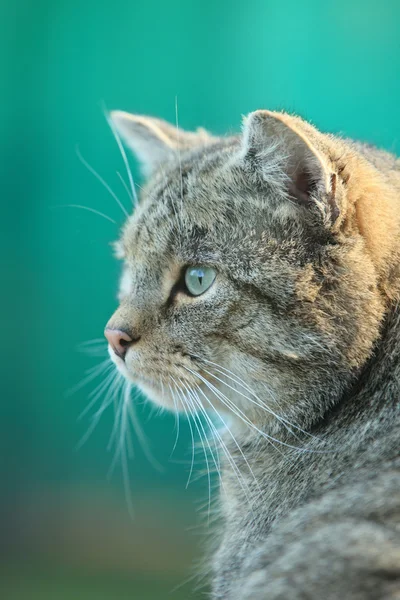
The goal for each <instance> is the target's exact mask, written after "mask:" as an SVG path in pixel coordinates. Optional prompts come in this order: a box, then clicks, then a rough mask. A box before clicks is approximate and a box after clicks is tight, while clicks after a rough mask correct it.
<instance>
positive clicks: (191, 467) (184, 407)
mask: <svg viewBox="0 0 400 600" xmlns="http://www.w3.org/2000/svg"><path fill="white" fill-rule="evenodd" d="M168 386H169V389H170V392H171V395H172V397H173V398H174V403H176V398H175V394H174V391H173V389H172V386H171V385H170V384H168ZM182 408H183V410H184V412H185V415H186V418H187V420H188V424H189V429H190V436H191V438H192V463H191V465H190V471H189V476H188V480H187V482H186V489H187V488H188V487H189V484H190V479H191V477H192V473H193V465H194V435H193V427H192V424H191V422H190V418H189V415H188V412H187V410H186V406H185V405H184V404H183V403H182Z"/></svg>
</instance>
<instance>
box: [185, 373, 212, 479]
mask: <svg viewBox="0 0 400 600" xmlns="http://www.w3.org/2000/svg"><path fill="white" fill-rule="evenodd" d="M179 382H180V383H181V385H183V387H184V388H185V390H186V392H187V396H186V401H187V402H188V403H190V405H191V406H192V408H193V410H194V414H196V413H197V408H196V406H195V404H196V403H195V402H194V398H193V396H192V394H191V390H190V388H189V387H188V386H187V385H186V384H185V383H184V382H182V380H181V379H180V380H179ZM201 414H203V413H201ZM198 421H199V425H200V427H201V430H202V432H203V436H204V439H205V440H206V443H207V446H208V449H209V451H210V455H211V458H212V461H213V463H214V465H215V468H216V471H217V473H218V476H219V479H220V480H221V473H220V470H219V464H218V462H217V460H216V459H215V456H214V453H213V451H212V448H211V445H210V441H209V439H208V435H207V434H206V431H205V429H204V426H203V423H202V421H201V419H200V418H198Z"/></svg>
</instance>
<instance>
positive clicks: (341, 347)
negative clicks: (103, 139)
mask: <svg viewBox="0 0 400 600" xmlns="http://www.w3.org/2000/svg"><path fill="white" fill-rule="evenodd" d="M111 119H112V123H113V125H114V127H115V129H116V130H117V131H118V132H119V134H120V135H121V136H122V138H123V139H124V141H125V143H126V144H127V145H128V146H129V147H130V148H132V150H133V151H134V153H135V154H136V156H137V158H138V159H139V161H140V163H141V165H142V168H143V172H144V174H145V176H146V177H147V183H146V185H145V187H144V188H143V189H142V192H141V194H140V199H139V202H138V205H137V206H136V208H135V210H134V213H133V215H132V216H130V217H129V218H128V220H127V222H126V223H125V226H124V227H123V231H122V236H121V239H120V241H119V242H118V243H117V245H116V247H117V253H118V256H119V258H121V259H122V260H123V272H122V277H121V284H120V293H119V300H120V305H119V307H118V309H117V310H116V312H115V313H114V314H113V316H112V317H111V319H110V320H109V322H108V324H107V328H106V335H107V338H108V340H109V352H110V356H111V358H112V360H113V361H114V362H115V364H116V366H117V367H118V369H119V370H120V372H121V373H122V374H123V375H124V376H125V377H126V378H128V379H129V380H132V381H133V382H134V383H135V384H136V385H137V386H138V387H139V388H140V389H141V390H142V391H143V392H144V393H145V394H146V396H147V397H149V398H150V399H151V400H153V401H154V402H156V403H157V404H160V405H162V406H165V407H168V408H170V409H177V410H181V411H184V412H187V413H191V412H193V411H195V410H201V409H202V408H204V409H206V410H210V411H211V412H213V411H218V413H219V414H221V411H222V410H224V411H227V412H228V413H229V414H230V415H231V416H232V417H233V419H234V420H237V421H238V422H239V421H241V422H242V423H243V422H246V421H251V422H252V423H256V422H261V421H262V422H265V421H269V420H271V419H273V418H274V415H275V414H276V413H277V412H280V411H283V412H284V413H285V415H288V416H291V417H292V418H296V419H297V421H298V422H303V423H311V422H312V421H314V420H315V418H317V417H318V416H320V415H322V414H323V413H324V412H325V411H326V409H327V407H328V406H330V405H332V404H333V403H334V402H335V401H336V400H337V398H338V397H339V396H340V395H341V394H342V393H343V389H344V388H345V386H346V385H348V384H349V382H350V381H351V380H352V377H353V376H354V374H355V373H357V372H358V370H359V369H360V368H361V367H362V366H363V364H364V363H365V361H366V360H367V358H368V356H369V355H370V353H371V348H372V346H373V343H374V341H375V339H376V338H377V336H378V334H379V327H380V323H381V321H382V317H383V314H384V310H385V300H384V297H383V296H384V294H382V290H381V287H382V286H381V281H382V272H381V271H382V269H383V267H381V266H380V263H379V260H380V257H379V256H378V254H379V252H378V251H377V252H378V254H377V255H376V256H375V255H374V253H373V252H372V251H371V242H370V240H369V239H368V235H370V237H371V234H370V233H368V232H367V233H366V232H365V231H362V230H361V227H360V223H359V215H358V214H357V211H356V209H355V208H354V207H355V204H356V202H355V200H354V198H355V195H357V194H358V193H359V189H358V188H359V187H360V185H361V184H359V181H360V175H359V171H357V169H361V170H362V169H363V168H364V167H365V165H364V166H363V162H362V159H361V158H360V157H359V156H357V153H356V152H355V151H354V149H352V148H350V147H349V146H347V145H346V144H345V143H344V142H342V141H340V140H337V139H335V138H333V137H330V136H326V135H323V134H322V133H320V132H319V131H317V130H316V129H315V128H314V127H312V126H311V125H309V124H308V123H306V122H304V121H302V120H301V119H299V118H297V117H292V116H290V115H287V114H284V113H273V112H270V111H264V110H262V111H256V112H254V113H251V114H250V115H249V116H248V117H247V118H246V119H245V121H244V126H243V131H242V134H241V135H238V136H235V137H227V138H224V137H214V136H211V135H209V134H208V133H207V132H205V131H204V130H198V131H197V132H185V131H182V130H180V129H177V128H176V127H173V126H172V125H169V124H168V123H166V122H164V121H161V120H159V119H155V118H150V117H142V116H136V115H130V114H127V113H123V112H113V113H112V114H111ZM364 229H365V228H364ZM382 264H383V263H382ZM275 422H276V421H275Z"/></svg>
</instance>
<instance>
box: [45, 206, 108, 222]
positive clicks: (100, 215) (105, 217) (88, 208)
mask: <svg viewBox="0 0 400 600" xmlns="http://www.w3.org/2000/svg"><path fill="white" fill-rule="evenodd" d="M54 208H81V209H82V210H88V211H89V212H91V213H94V214H95V215H98V216H99V217H103V219H107V221H110V223H114V225H116V224H117V221H114V219H112V218H111V217H109V216H108V215H105V214H104V213H102V212H100V211H99V210H96V209H95V208H91V207H90V206H83V204H57V205H56V206H55V207H54Z"/></svg>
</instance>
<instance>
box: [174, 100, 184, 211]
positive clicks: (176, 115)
mask: <svg viewBox="0 0 400 600" xmlns="http://www.w3.org/2000/svg"><path fill="white" fill-rule="evenodd" d="M175 120H176V129H177V131H178V159H179V173H180V183H181V215H183V179H182V160H181V149H180V130H179V121H178V96H175Z"/></svg>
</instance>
